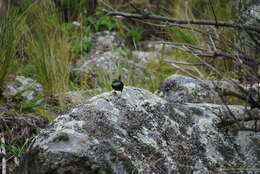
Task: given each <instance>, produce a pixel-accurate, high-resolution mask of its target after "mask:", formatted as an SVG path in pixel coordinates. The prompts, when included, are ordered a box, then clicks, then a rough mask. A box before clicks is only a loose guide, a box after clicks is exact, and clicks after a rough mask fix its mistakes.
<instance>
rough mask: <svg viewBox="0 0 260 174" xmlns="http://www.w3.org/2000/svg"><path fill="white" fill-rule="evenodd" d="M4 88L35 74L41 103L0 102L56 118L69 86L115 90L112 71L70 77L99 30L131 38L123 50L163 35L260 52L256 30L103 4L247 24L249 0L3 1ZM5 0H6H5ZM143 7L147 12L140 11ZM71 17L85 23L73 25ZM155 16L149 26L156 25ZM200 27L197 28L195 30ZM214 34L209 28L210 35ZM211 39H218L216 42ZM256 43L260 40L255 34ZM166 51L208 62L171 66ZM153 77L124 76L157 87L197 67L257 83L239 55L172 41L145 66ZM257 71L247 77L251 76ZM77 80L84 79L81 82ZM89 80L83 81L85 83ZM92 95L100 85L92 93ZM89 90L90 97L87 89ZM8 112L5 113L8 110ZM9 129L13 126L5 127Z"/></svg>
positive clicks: (0, 57) (16, 146) (0, 79)
mask: <svg viewBox="0 0 260 174" xmlns="http://www.w3.org/2000/svg"><path fill="white" fill-rule="evenodd" d="M0 2H1V4H2V6H1V10H0V15H1V21H0V38H1V39H0V95H1V92H2V90H3V87H4V85H5V84H6V83H7V82H11V81H13V80H14V79H15V77H16V76H17V75H24V76H26V77H31V78H33V79H35V80H37V81H38V82H39V83H41V84H42V86H43V96H39V98H43V101H42V103H40V104H39V103H38V100H39V98H37V99H35V100H33V101H26V100H24V99H23V98H22V97H21V96H19V95H17V96H16V97H13V98H5V97H3V96H0V106H1V107H6V106H8V108H9V109H8V111H7V112H5V113H4V112H3V113H4V114H5V115H12V116H13V115H14V116H18V115H22V114H29V115H33V116H37V117H43V118H48V120H52V119H53V118H55V115H56V114H55V113H56V112H58V111H62V110H63V109H64V108H66V107H68V106H69V104H70V103H67V102H66V100H65V97H64V95H65V93H66V92H68V91H70V90H82V89H84V90H87V89H96V88H100V89H101V90H102V91H108V90H111V86H110V83H111V79H113V78H115V77H114V76H113V75H111V74H106V73H105V72H99V75H98V79H97V82H96V83H94V84H90V83H89V82H88V80H89V77H83V78H82V79H80V80H75V79H73V78H71V74H70V73H71V72H70V71H71V68H72V67H73V66H74V64H75V62H77V60H79V59H80V58H83V57H86V56H87V55H88V54H89V52H88V51H89V48H90V46H91V44H90V43H89V41H87V40H86V39H84V38H86V37H88V36H89V35H90V34H93V33H96V32H100V31H106V30H109V31H114V32H116V33H118V34H119V35H120V36H121V37H122V38H124V39H126V40H127V43H128V45H127V46H126V47H125V49H124V50H123V51H124V53H123V54H124V55H128V52H129V50H133V49H135V47H136V43H138V42H140V41H147V40H164V41H169V42H178V43H185V44H191V45H197V46H201V47H204V48H207V49H208V50H212V49H213V48H215V49H216V50H221V51H223V52H225V53H227V54H229V55H232V56H233V55H238V54H240V53H241V52H242V53H241V55H247V56H250V57H253V59H254V60H258V61H259V58H260V52H259V44H258V45H257V44H255V43H256V42H253V41H252V36H250V35H253V38H254V36H257V37H258V38H256V39H259V33H258V35H257V34H256V33H254V32H252V33H250V32H247V31H243V30H238V29H234V28H227V27H218V26H206V25H203V26H199V25H182V26H180V25H177V24H175V25H174V24H169V23H165V22H160V21H159V22H157V23H156V24H155V23H154V21H153V20H130V19H127V18H123V19H122V18H115V17H113V16H109V15H107V14H106V13H105V12H104V11H102V9H108V10H111V11H115V10H119V11H123V12H129V13H136V12H139V13H141V14H143V13H145V11H148V12H149V14H152V15H160V16H167V17H173V18H181V19H208V20H213V21H214V20H216V18H217V20H218V21H234V22H237V23H242V24H243V23H245V20H246V19H244V18H243V12H245V11H246V10H247V7H248V5H250V2H251V1H243V2H242V3H241V1H238V0H237V1H236V0H214V1H213V0H212V1H210V0H186V1H184V0H161V1H158V0H132V1H128V0H107V1H102V0H100V1H96V0H89V1H86V0H45V1H42V0H20V1H8V2H5V1H0ZM4 2H5V3H4ZM143 9H145V11H144V10H143ZM73 21H77V22H78V23H80V26H77V25H74V24H73ZM151 23H152V25H151ZM257 25H258V26H259V23H258V24H257ZM198 31H199V32H198ZM209 33H210V34H209ZM212 40H214V41H212ZM257 42H259V40H258V41H257ZM165 57H172V58H173V59H174V60H175V61H185V62H188V63H201V62H204V64H206V65H207V66H199V67H195V66H180V67H179V68H176V67H175V68H173V67H172V65H171V63H169V62H167V61H165V59H164V58H165ZM145 69H146V72H145V73H146V76H147V77H149V79H150V80H149V83H144V82H142V81H138V80H136V78H138V77H133V76H131V74H130V75H129V76H127V77H125V78H124V81H125V82H126V84H127V85H133V86H136V87H142V88H146V89H149V90H150V91H155V90H156V89H157V87H158V85H159V83H160V82H161V81H162V80H163V79H165V78H166V77H168V76H169V75H172V74H174V73H179V74H185V75H187V74H193V75H194V76H195V77H197V78H199V79H211V80H221V79H226V78H231V79H237V80H239V81H240V82H241V83H245V84H246V83H259V76H258V75H259V71H258V67H257V66H256V67H255V66H253V67H252V66H250V65H249V66H248V65H246V66H245V64H243V63H242V64H241V63H240V64H239V63H238V62H237V60H234V59H232V58H231V59H226V58H218V57H214V56H199V57H198V56H196V55H194V52H193V51H191V50H182V49H178V48H175V49H173V50H172V51H171V52H168V53H167V54H165V55H163V56H161V57H160V58H157V59H152V60H151V61H149V62H148V63H147V65H146V67H145ZM250 76H251V77H255V78H249V77H250ZM79 81H81V82H80V83H79ZM82 81H83V82H84V83H83V82H82ZM89 95H95V92H93V93H91V94H89ZM85 97H88V96H85ZM228 102H229V103H231V104H245V103H246V102H245V101H244V100H241V98H240V99H239V98H237V97H230V98H229V100H228ZM3 113H0V114H2V115H3ZM5 134H6V135H10V136H11V135H12V134H13V133H12V130H5ZM28 141H29V140H26V139H19V138H17V137H12V139H11V140H9V141H8V142H9V144H8V145H7V149H8V150H7V151H8V153H10V154H11V155H12V156H13V157H19V155H20V154H21V153H22V152H23V151H25V150H26V147H27V146H28V145H29V143H28Z"/></svg>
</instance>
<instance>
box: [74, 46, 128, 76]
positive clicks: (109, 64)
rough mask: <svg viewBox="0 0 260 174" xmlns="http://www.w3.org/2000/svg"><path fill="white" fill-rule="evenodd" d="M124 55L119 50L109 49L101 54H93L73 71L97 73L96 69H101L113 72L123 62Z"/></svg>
mask: <svg viewBox="0 0 260 174" xmlns="http://www.w3.org/2000/svg"><path fill="white" fill-rule="evenodd" d="M123 59H124V57H122V56H121V55H120V54H119V53H117V52H112V51H107V52H104V53H101V54H93V55H92V56H90V57H88V58H87V59H85V60H84V62H83V63H81V65H80V66H79V67H78V68H74V69H73V72H76V73H79V72H86V73H88V74H95V70H97V69H99V70H101V71H103V72H108V73H113V72H115V71H116V69H117V68H118V65H120V64H122V63H123Z"/></svg>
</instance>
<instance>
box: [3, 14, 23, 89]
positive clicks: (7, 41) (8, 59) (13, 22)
mask: <svg viewBox="0 0 260 174" xmlns="http://www.w3.org/2000/svg"><path fill="white" fill-rule="evenodd" d="M2 19H3V20H2V21H1V22H0V38H1V39H0V89H1V88H2V86H3V84H4V82H5V80H6V79H7V76H8V74H9V73H10V72H12V71H13V70H14V67H15V66H16V65H17V64H16V62H17V60H18V57H19V49H20V48H19V46H20V45H19V44H20V42H21V41H22V39H24V36H25V34H26V33H27V32H28V27H27V25H26V22H25V19H26V15H25V14H19V13H18V10H17V9H8V10H7V11H6V14H5V16H4V17H3V18H2Z"/></svg>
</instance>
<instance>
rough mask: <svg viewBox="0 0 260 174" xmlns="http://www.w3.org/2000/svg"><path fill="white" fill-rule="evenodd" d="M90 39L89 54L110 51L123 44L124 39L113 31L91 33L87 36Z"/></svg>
mask: <svg viewBox="0 0 260 174" xmlns="http://www.w3.org/2000/svg"><path fill="white" fill-rule="evenodd" d="M88 39H89V40H90V41H91V49H90V54H91V55H93V54H101V53H104V52H106V51H112V50H114V49H117V48H121V47H123V46H124V45H125V41H124V40H123V39H122V38H120V37H119V36H118V35H117V34H116V33H115V32H110V31H103V32H98V33H95V34H93V35H92V36H90V37H89V38H88Z"/></svg>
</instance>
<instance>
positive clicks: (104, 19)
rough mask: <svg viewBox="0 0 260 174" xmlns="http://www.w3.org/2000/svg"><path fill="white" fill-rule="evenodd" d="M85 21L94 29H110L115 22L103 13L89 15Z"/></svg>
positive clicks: (114, 25) (113, 26)
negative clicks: (93, 15)
mask: <svg viewBox="0 0 260 174" xmlns="http://www.w3.org/2000/svg"><path fill="white" fill-rule="evenodd" d="M87 21H88V22H89V23H90V24H91V25H92V26H93V28H94V30H95V31H97V32H98V31H105V30H109V31H111V30H112V29H114V28H115V27H116V24H115V22H114V20H113V19H112V18H110V17H109V16H105V15H98V16H97V17H95V18H94V17H89V18H88V19H87Z"/></svg>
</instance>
